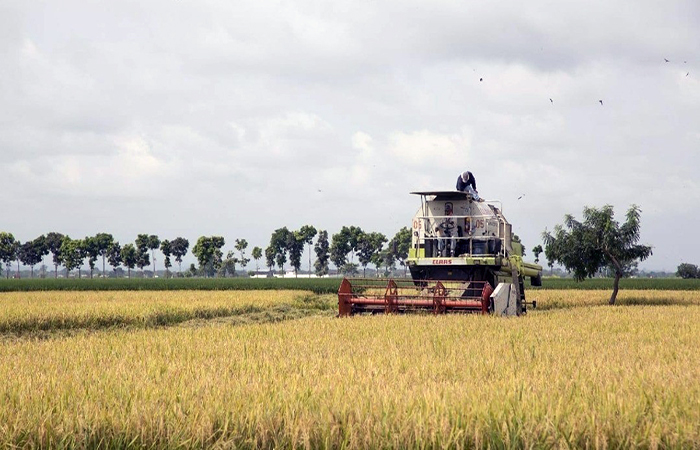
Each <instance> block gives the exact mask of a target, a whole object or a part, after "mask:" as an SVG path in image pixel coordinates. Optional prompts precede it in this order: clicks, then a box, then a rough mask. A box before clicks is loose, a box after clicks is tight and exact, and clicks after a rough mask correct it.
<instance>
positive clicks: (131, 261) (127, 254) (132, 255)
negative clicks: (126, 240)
mask: <svg viewBox="0 0 700 450" xmlns="http://www.w3.org/2000/svg"><path fill="white" fill-rule="evenodd" d="M138 260H139V254H138V250H136V247H135V246H134V244H125V245H124V247H122V251H121V261H122V264H124V267H126V269H127V277H129V278H131V269H133V268H134V267H135V266H136V263H137V262H138Z"/></svg>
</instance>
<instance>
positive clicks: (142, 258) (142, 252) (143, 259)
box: [135, 234, 151, 272]
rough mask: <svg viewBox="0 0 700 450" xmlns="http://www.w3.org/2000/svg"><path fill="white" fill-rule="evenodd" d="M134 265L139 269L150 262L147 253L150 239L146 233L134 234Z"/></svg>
mask: <svg viewBox="0 0 700 450" xmlns="http://www.w3.org/2000/svg"><path fill="white" fill-rule="evenodd" d="M135 244H136V267H138V268H139V269H141V272H143V268H144V267H146V266H148V265H150V264H151V258H150V255H149V254H148V251H149V250H150V247H149V245H150V241H149V239H148V235H147V234H139V235H138V236H136V242H135Z"/></svg>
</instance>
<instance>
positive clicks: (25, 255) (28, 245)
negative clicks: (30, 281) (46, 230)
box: [17, 238, 42, 278]
mask: <svg viewBox="0 0 700 450" xmlns="http://www.w3.org/2000/svg"><path fill="white" fill-rule="evenodd" d="M37 239H38V238H37ZM40 252H41V247H40V243H38V242H37V241H36V240H34V241H27V242H25V243H24V244H22V245H20V246H19V251H18V254H17V256H18V257H19V259H20V261H22V264H24V265H25V266H29V270H30V273H31V277H32V278H34V266H35V265H37V264H38V263H40V262H41V257H42V255H41V253H40Z"/></svg>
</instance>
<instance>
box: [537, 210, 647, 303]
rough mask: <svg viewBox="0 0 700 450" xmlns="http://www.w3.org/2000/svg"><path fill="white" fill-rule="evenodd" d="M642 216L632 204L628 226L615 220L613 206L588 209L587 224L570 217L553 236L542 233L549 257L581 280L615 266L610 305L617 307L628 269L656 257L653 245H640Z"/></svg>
mask: <svg viewBox="0 0 700 450" xmlns="http://www.w3.org/2000/svg"><path fill="white" fill-rule="evenodd" d="M640 215H641V210H640V209H639V207H638V206H636V205H632V206H631V207H630V209H629V210H628V211H627V215H626V221H625V223H623V224H622V225H620V224H619V223H618V222H617V221H615V220H614V212H613V207H612V206H610V205H606V206H604V207H603V208H601V209H596V208H589V207H586V208H584V210H583V219H584V220H583V222H579V221H577V220H576V219H574V217H573V216H572V215H570V214H567V215H566V216H565V217H564V225H563V226H562V225H557V226H555V227H554V232H553V233H549V232H548V231H546V230H545V232H544V233H543V234H542V238H543V240H544V244H545V250H544V252H545V256H547V259H548V260H551V261H555V262H559V263H560V264H562V265H563V266H564V267H566V269H567V270H569V271H571V272H573V275H574V278H575V279H576V280H579V281H581V280H583V279H585V278H587V277H592V276H593V275H595V273H596V272H597V271H598V270H599V269H601V268H604V267H606V266H612V267H613V268H614V271H615V281H614V283H613V292H612V295H611V296H610V302H609V303H610V304H611V305H614V304H615V299H616V298H617V291H618V288H619V281H620V278H621V277H622V276H623V275H624V270H625V267H627V266H629V265H631V264H632V263H633V262H635V261H637V260H641V261H644V260H645V259H647V258H648V257H649V256H650V255H651V254H652V250H651V247H650V246H646V245H639V244H637V242H638V241H639V238H640V234H639V232H640Z"/></svg>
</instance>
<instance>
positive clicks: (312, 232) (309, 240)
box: [299, 225, 317, 274]
mask: <svg viewBox="0 0 700 450" xmlns="http://www.w3.org/2000/svg"><path fill="white" fill-rule="evenodd" d="M299 234H300V235H301V237H302V239H303V240H304V243H306V244H307V245H308V246H309V274H311V244H313V242H314V237H316V234H317V231H316V228H315V227H313V226H311V225H304V226H303V227H301V229H300V230H299Z"/></svg>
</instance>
